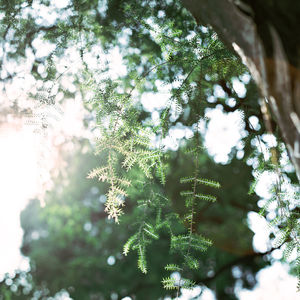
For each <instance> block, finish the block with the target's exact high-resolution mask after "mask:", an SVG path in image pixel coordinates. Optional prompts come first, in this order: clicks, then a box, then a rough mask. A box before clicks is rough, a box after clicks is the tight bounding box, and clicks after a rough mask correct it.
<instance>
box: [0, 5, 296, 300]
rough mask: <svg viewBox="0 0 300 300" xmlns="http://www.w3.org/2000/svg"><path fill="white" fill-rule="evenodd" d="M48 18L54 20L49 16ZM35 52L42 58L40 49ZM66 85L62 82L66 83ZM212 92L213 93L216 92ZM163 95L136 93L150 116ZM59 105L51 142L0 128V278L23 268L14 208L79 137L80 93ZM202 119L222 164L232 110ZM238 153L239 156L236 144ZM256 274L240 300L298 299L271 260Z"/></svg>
mask: <svg viewBox="0 0 300 300" xmlns="http://www.w3.org/2000/svg"><path fill="white" fill-rule="evenodd" d="M55 3H56V4H57V3H59V4H58V5H57V6H60V7H63V6H65V5H67V4H68V1H67V0H64V1H62V0H60V1H55ZM42 15H43V14H41V16H42ZM52 16H53V20H55V18H56V17H55V14H53V15H52ZM53 20H52V19H50V20H49V21H50V23H52V22H54V21H53ZM44 49H45V48H44ZM40 55H41V56H42V55H43V53H41V54H40ZM110 60H111V63H110V65H111V66H112V67H113V68H112V69H113V70H112V73H111V75H112V77H116V76H117V74H118V73H119V72H120V71H121V72H122V73H124V71H125V70H126V69H125V68H124V66H122V59H121V55H120V53H119V52H118V50H117V49H115V50H114V51H113V52H112V53H111V57H110ZM245 80H247V78H245ZM29 81H30V80H29ZM27 82H28V78H27ZM19 84H22V83H19ZM66 85H67V86H68V82H66ZM234 88H235V90H236V91H237V92H238V93H239V94H240V95H241V96H242V95H243V93H244V92H245V91H244V89H245V88H244V85H243V84H242V83H241V82H238V81H235V82H234ZM14 89H15V87H14V88H13V89H12V90H11V91H10V92H9V93H11V97H12V98H13V97H14V95H15V94H14V93H15V91H14ZM215 92H216V93H218V91H215ZM1 97H2V99H1ZM3 97H4V95H0V104H1V102H2V101H4V99H3ZM167 99H168V90H167V87H164V90H161V93H160V94H159V95H155V97H153V96H152V95H151V94H145V95H144V96H143V97H142V103H143V105H144V107H145V108H146V109H148V110H149V111H153V113H152V117H153V118H154V119H155V118H157V113H156V112H155V109H158V108H159V107H161V106H162V103H166V102H167ZM5 100H6V99H5ZM9 100H11V99H9ZM61 109H62V111H63V115H60V116H59V117H58V118H57V119H56V118H52V117H51V116H50V121H49V120H48V122H50V125H51V126H50V127H51V128H50V129H51V130H52V133H51V131H49V132H50V133H49V134H50V136H51V143H49V139H48V137H49V136H48V137H47V138H45V137H43V136H42V135H41V134H37V133H34V129H33V127H32V126H29V125H26V126H15V125H14V123H13V122H12V123H11V124H8V125H6V126H5V127H3V126H2V127H0V145H1V147H0V180H1V181H0V182H1V183H2V184H1V189H0V241H1V247H0V279H1V276H3V274H4V273H5V272H13V270H15V269H16V268H19V267H20V268H22V269H27V268H28V261H27V260H26V259H25V260H24V259H22V257H21V255H20V251H19V247H20V245H21V240H22V229H21V227H20V219H19V214H20V211H21V210H22V209H23V208H24V207H25V205H26V203H27V201H28V199H30V198H31V197H33V196H34V195H36V194H39V193H42V192H43V191H41V189H40V186H41V184H43V183H45V182H46V181H47V180H48V179H49V176H50V175H49V171H50V170H51V169H52V168H53V167H54V165H55V161H56V159H57V152H56V150H55V146H54V145H55V143H56V142H57V144H59V143H61V142H63V139H64V137H63V135H80V134H81V133H82V127H81V126H80V125H79V124H80V122H79V120H80V119H82V116H83V112H82V106H81V99H80V97H79V96H78V97H77V98H75V99H73V100H71V99H68V100H67V101H66V106H65V107H62V108H61ZM46 112H47V111H46ZM48 112H49V110H48ZM55 113H56V112H54V114H55ZM207 117H209V118H210V120H211V121H210V125H209V127H208V131H207V134H206V138H205V146H206V147H207V149H208V152H209V153H210V154H211V155H212V156H214V158H215V160H216V161H217V162H219V163H226V161H227V159H228V154H229V152H230V150H231V147H233V146H234V145H237V144H238V142H239V140H240V138H241V136H242V134H243V132H242V130H241V128H240V126H239V124H240V116H239V114H238V113H237V112H236V113H230V114H224V113H223V112H222V111H221V110H215V111H212V110H211V111H209V110H208V111H207ZM48 119H49V118H48ZM53 132H55V133H53ZM62 133H63V135H62ZM189 134H190V132H189V131H188V130H186V129H180V128H178V129H176V130H173V134H172V136H171V137H169V140H167V143H169V144H170V143H173V142H175V143H176V140H178V138H181V137H183V136H184V135H186V136H187V135H189ZM55 141H56V142H55ZM45 150H46V151H45ZM41 155H44V157H42V156H41ZM238 155H240V156H241V158H242V156H243V151H242V148H241V150H240V153H239V154H238ZM51 161H54V163H51ZM41 162H42V164H41ZM49 162H50V163H49ZM265 183H266V181H262V182H261V183H260V185H258V187H257V189H258V190H257V192H258V193H261V194H262V195H261V196H262V197H264V196H265V195H263V193H264V188H263V187H264V186H265ZM249 224H250V228H251V229H252V230H253V231H254V232H255V236H254V246H255V248H256V249H257V250H258V251H262V252H264V251H266V250H267V247H268V245H267V244H266V237H267V236H268V227H267V225H266V222H265V221H263V219H262V218H261V217H259V216H257V214H255V213H250V214H249ZM279 256H280V255H279ZM258 278H259V284H258V286H257V288H256V289H255V290H254V291H243V290H239V288H238V287H237V293H238V294H239V297H240V299H241V300H248V299H258V300H259V299H264V300H265V299H272V300H281V299H289V300H294V299H299V295H298V296H297V294H296V292H295V290H296V279H295V278H294V277H291V276H289V275H288V274H287V270H286V268H285V267H283V266H282V265H281V264H278V263H277V264H275V265H274V266H272V267H270V268H267V269H264V270H262V271H260V272H259V275H258ZM195 292H197V290H195V291H194V293H195ZM189 298H190V294H189V293H188V292H184V293H183V296H182V297H181V298H180V299H189ZM199 299H202V300H210V299H214V296H213V294H212V293H211V292H210V291H209V290H206V291H205V292H204V293H203V295H202V296H201V298H199Z"/></svg>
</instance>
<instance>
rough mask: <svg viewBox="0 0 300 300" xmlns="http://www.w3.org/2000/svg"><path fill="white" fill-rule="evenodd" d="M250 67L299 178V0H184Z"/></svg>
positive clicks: (195, 15) (189, 8)
mask: <svg viewBox="0 0 300 300" xmlns="http://www.w3.org/2000/svg"><path fill="white" fill-rule="evenodd" d="M182 3H183V5H184V6H185V7H186V8H187V9H188V10H189V11H190V12H191V13H192V15H193V16H194V17H195V19H196V20H197V22H198V23H200V24H203V25H211V26H212V28H213V29H214V30H215V31H216V32H217V33H218V35H219V37H220V38H221V39H222V40H223V41H224V42H225V43H226V44H227V45H228V46H230V47H232V48H233V49H234V50H235V51H236V52H237V53H238V54H239V55H240V57H241V58H242V60H243V62H244V63H245V64H246V65H247V67H248V68H249V71H250V72H251V74H252V76H253V78H254V80H255V81H256V83H257V85H258V86H259V88H260V91H261V94H262V97H263V98H264V99H265V101H267V102H268V105H269V107H270V109H271V111H272V113H273V115H274V116H275V119H276V122H277V124H278V126H279V128H280V131H281V134H282V137H283V139H284V142H285V144H286V146H287V149H288V152H289V155H290V158H291V161H292V163H293V165H294V166H295V169H296V173H297V176H298V179H299V180H300V1H295V0H243V1H240V0H182Z"/></svg>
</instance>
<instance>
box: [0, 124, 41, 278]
mask: <svg viewBox="0 0 300 300" xmlns="http://www.w3.org/2000/svg"><path fill="white" fill-rule="evenodd" d="M0 145H1V147H0V166H1V168H0V182H1V189H0V197H1V201H0V228H1V231H0V239H1V241H4V243H3V244H2V245H1V248H0V275H2V274H3V273H4V272H11V271H13V270H14V269H16V268H18V267H20V266H21V265H22V264H23V262H22V260H23V259H22V257H21V256H20V252H19V246H20V245H21V240H22V229H21V226H20V217H19V216H20V211H21V210H22V209H23V208H24V207H25V205H26V203H27V201H28V199H29V198H30V197H32V196H33V195H34V194H35V192H36V190H37V183H38V168H37V155H36V150H35V146H34V136H33V134H32V133H31V132H30V131H26V130H25V129H24V130H16V129H15V128H11V127H6V128H3V127H2V128H1V129H0Z"/></svg>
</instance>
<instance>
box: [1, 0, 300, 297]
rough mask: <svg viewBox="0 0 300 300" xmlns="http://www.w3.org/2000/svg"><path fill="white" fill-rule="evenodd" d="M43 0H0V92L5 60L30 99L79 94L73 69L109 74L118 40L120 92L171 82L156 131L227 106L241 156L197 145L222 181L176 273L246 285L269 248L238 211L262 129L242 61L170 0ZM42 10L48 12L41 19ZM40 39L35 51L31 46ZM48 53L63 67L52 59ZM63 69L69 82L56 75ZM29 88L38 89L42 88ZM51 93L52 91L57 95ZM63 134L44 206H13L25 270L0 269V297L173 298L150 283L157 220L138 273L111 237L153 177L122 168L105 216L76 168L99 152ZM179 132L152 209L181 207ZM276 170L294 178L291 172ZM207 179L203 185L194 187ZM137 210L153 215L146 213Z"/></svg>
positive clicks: (251, 202) (155, 265)
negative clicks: (118, 201)
mask: <svg viewBox="0 0 300 300" xmlns="http://www.w3.org/2000/svg"><path fill="white" fill-rule="evenodd" d="M54 2H55V1H54ZM54 2H53V1H43V0H39V1H29V0H28V1H23V0H19V1H17V0H15V1H7V0H6V1H4V0H0V10H1V14H0V22H1V27H0V35H1V36H2V40H3V42H2V43H1V47H2V53H1V57H0V65H1V68H2V73H1V88H2V92H3V93H4V94H5V93H6V92H7V87H8V86H9V85H13V84H14V83H15V80H16V78H19V77H22V76H23V74H20V73H18V71H16V70H17V69H16V68H12V67H11V66H14V65H16V64H21V63H23V62H27V64H28V65H29V66H30V68H29V69H30V75H31V78H33V85H34V84H38V86H39V88H38V89H35V90H34V89H33V90H30V95H31V97H32V98H35V99H36V101H39V102H41V103H45V104H47V105H58V104H59V103H63V102H64V101H67V99H68V98H75V97H76V96H78V95H81V98H82V99H86V98H87V94H86V90H87V89H88V87H87V88H86V87H85V88H83V87H82V84H85V85H86V77H85V76H86V73H84V72H82V70H88V72H90V73H91V74H94V76H95V77H97V76H104V77H105V76H106V77H108V76H110V75H109V74H110V73H109V71H110V68H111V65H110V64H109V62H108V61H107V60H108V57H109V55H112V54H111V53H112V51H113V50H114V49H118V51H119V52H120V54H121V56H122V58H123V63H124V65H125V66H126V74H124V75H122V76H118V77H117V79H116V81H117V82H118V84H119V88H120V89H121V91H122V92H126V91H128V90H130V91H131V90H134V91H135V94H134V95H133V98H134V99H135V100H138V99H141V97H142V95H143V94H144V93H147V92H151V93H154V94H153V97H155V93H157V92H158V91H159V90H160V87H161V86H164V85H171V88H170V94H171V99H172V101H173V102H172V103H175V109H174V110H175V112H174V111H173V112H172V109H171V110H170V109H169V110H167V111H166V109H165V107H162V108H159V109H157V111H158V113H159V115H160V117H161V118H163V116H164V113H165V112H167V117H164V118H165V120H167V121H166V123H167V125H166V127H165V130H166V132H167V133H166V135H167V134H168V133H170V132H171V130H172V129H174V128H178V126H179V127H182V128H186V127H189V128H193V126H195V124H197V122H198V121H199V118H200V117H202V118H203V120H204V121H205V126H204V127H205V128H206V129H207V126H208V124H209V119H206V118H205V112H206V111H207V108H210V109H220V110H222V111H223V112H225V113H229V112H235V111H238V112H239V114H240V116H241V124H240V128H241V130H242V131H243V132H244V134H243V137H242V138H241V141H242V150H243V152H244V154H243V156H242V157H240V156H239V155H238V154H237V153H238V151H239V150H241V149H240V148H241V147H238V146H235V147H233V148H232V150H231V153H230V155H229V159H228V161H227V162H226V163H223V164H217V163H216V162H214V160H213V158H212V157H211V156H210V155H209V154H208V153H207V151H206V150H205V149H203V151H202V152H201V153H200V156H199V169H200V175H201V177H203V178H211V179H213V180H216V181H219V182H220V183H221V186H222V188H221V189H220V190H218V191H217V192H215V195H216V196H217V202H216V203H214V204H211V203H201V204H200V205H199V210H198V212H197V214H196V218H195V228H196V230H197V232H199V233H201V234H205V236H206V237H207V238H209V239H211V240H212V241H213V246H212V247H210V249H209V251H207V252H205V253H203V254H200V256H199V261H200V269H199V270H197V271H190V272H189V274H186V275H187V276H188V278H190V279H192V280H194V281H195V282H196V284H197V285H205V286H207V287H208V288H210V289H212V290H213V291H214V292H215V295H216V298H217V299H222V300H223V299H237V296H236V294H235V292H234V287H235V285H236V283H237V282H239V283H242V286H243V287H245V288H252V287H253V286H254V285H255V283H256V279H255V275H256V273H257V272H258V271H259V270H261V269H262V268H263V267H265V266H266V265H268V264H270V262H271V261H272V258H271V256H270V255H269V254H270V253H271V252H272V250H273V249H270V250H269V251H267V252H266V253H258V252H255V251H254V249H253V246H252V237H253V232H252V231H251V230H250V229H249V227H248V224H247V215H248V213H249V212H250V211H254V212H258V211H259V207H258V205H257V201H258V200H259V197H258V196H257V195H256V194H252V195H249V194H248V191H249V188H250V186H251V184H252V182H253V180H254V177H253V170H255V169H256V168H257V165H258V163H259V155H261V154H260V153H259V152H258V151H257V144H256V143H255V142H254V141H255V140H256V139H257V137H262V136H263V134H265V133H267V130H266V126H265V123H264V116H263V114H262V113H261V110H260V107H259V102H258V99H259V95H258V92H257V89H256V87H255V84H254V82H253V80H251V79H250V80H249V81H245V80H244V78H245V74H246V75H249V74H248V72H247V70H246V69H245V67H244V66H243V65H242V63H241V62H240V60H239V59H238V58H237V57H236V56H235V55H234V54H233V53H232V52H231V51H230V50H228V49H227V48H226V47H224V45H223V44H222V43H221V42H220V41H219V40H218V38H217V36H216V35H215V33H213V32H212V30H211V29H209V28H204V27H202V26H199V25H197V24H196V23H195V21H194V20H193V18H192V17H191V16H190V15H189V14H188V12H187V11H186V10H185V9H184V8H183V7H182V6H181V4H180V1H135V0H126V1H119V0H109V1H98V0H94V1H86V0H73V1H69V2H68V3H67V4H66V5H65V6H56V5H55V3H54ZM41 9H45V10H46V11H47V12H48V11H49V12H51V13H49V12H48V17H47V16H46V17H44V18H43V17H42V16H41V15H39V12H40V11H42V10H41ZM51 14H53V15H54V16H55V17H53V18H50V17H49V16H50V15H51ZM50 20H52V21H50ZM41 48H47V49H46V50H47V51H46V52H45V53H42V54H41V53H39V51H40V50H41ZM69 49H73V50H72V51H74V52H76V53H77V54H78V57H77V58H76V59H77V60H76V59H75V62H74V60H73V64H76V63H77V64H78V65H80V64H81V67H78V68H79V69H80V68H81V69H80V70H81V71H80V72H78V71H73V72H72V71H71V70H70V68H71V67H70V65H69V63H70V61H71V62H72V59H71V58H70V53H69V52H68V51H69ZM48 50H49V51H48ZM75 56H76V55H75ZM203 57H207V59H203ZM99 62H100V63H99ZM59 64H63V65H65V68H59V67H58V66H59ZM199 65H201V68H199ZM100 68H101V69H100ZM99 74H100V75H99ZM66 78H67V79H68V80H70V82H71V84H73V85H74V86H75V87H76V88H75V89H70V88H68V86H66V85H65V84H64V82H63V80H65V79H66ZM236 80H237V81H239V82H240V83H241V84H243V85H244V86H245V91H246V92H245V94H244V95H242V96H241V95H238V93H237V92H236V90H235V89H234V88H233V85H234V81H236ZM218 90H219V91H221V93H220V92H219V93H218V92H217V91H218ZM41 91H46V93H45V94H44V95H42V94H41ZM60 93H62V95H63V96H60V97H57V95H59V94H60ZM12 103H13V104H12ZM232 103H233V104H232ZM84 104H85V109H86V110H87V111H88V112H89V113H88V114H86V117H85V120H84V122H85V125H86V127H87V128H89V129H90V130H94V129H95V127H96V126H95V121H96V117H95V111H94V109H95V108H94V107H92V106H91V105H90V103H89V102H88V101H84ZM22 105H23V104H22V103H20V101H19V99H14V101H11V103H9V105H8V106H7V107H3V108H1V109H2V112H3V114H5V113H6V112H8V111H9V112H11V111H12V112H14V113H15V114H17V115H18V116H22V112H23V111H24V109H26V107H25V108H24V107H22ZM136 107H137V109H138V110H139V111H140V115H139V118H140V122H149V120H150V119H151V112H149V110H147V109H145V106H143V105H141V104H140V103H137V105H136ZM176 108H178V110H179V113H177V114H176ZM251 117H252V118H253V117H256V119H257V124H256V126H253V125H252V124H251V122H250V118H251ZM271 124H272V127H273V132H272V133H273V134H274V135H276V137H277V139H278V141H279V142H280V141H281V137H280V136H279V135H278V131H277V125H276V123H275V122H274V121H273V120H271ZM204 132H206V131H205V130H204ZM203 135H204V133H203ZM203 138H204V137H203ZM261 142H262V143H264V140H263V139H261ZM73 143H74V145H75V149H76V150H74V152H72V153H68V152H67V151H65V152H62V153H61V155H62V156H63V157H64V159H65V161H66V164H67V167H65V168H64V169H63V170H60V173H59V175H58V176H57V177H56V178H55V179H54V187H53V189H52V190H51V191H48V192H47V194H46V196H45V198H44V199H43V202H44V203H45V205H44V206H41V202H40V201H39V200H38V199H32V200H31V201H30V202H29V204H28V206H27V207H26V209H25V210H24V211H23V212H22V214H21V225H22V228H23V230H24V238H23V244H22V253H23V254H24V255H25V256H27V257H29V258H30V271H28V272H21V271H20V272H17V273H16V274H15V276H9V275H7V276H6V277H5V278H4V280H3V281H2V282H1V283H0V291H1V296H0V299H29V298H33V299H51V298H50V297H54V295H56V296H57V297H59V293H61V292H63V291H67V292H68V293H69V295H70V296H71V297H72V298H73V299H122V298H123V297H125V296H130V297H131V298H132V299H163V297H164V296H166V295H170V296H172V297H173V296H174V294H173V293H172V292H170V291H167V290H165V289H163V288H162V285H161V279H162V277H164V276H165V275H166V271H165V270H164V265H165V264H167V263H169V262H170V263H171V262H172V263H176V262H177V261H179V259H180V258H179V256H178V255H177V254H176V253H173V254H172V253H170V251H169V248H170V240H169V236H168V234H167V232H165V231H164V230H161V232H160V239H159V240H158V241H154V242H153V243H152V244H150V245H149V247H148V248H147V257H148V266H149V271H148V274H147V275H144V274H142V273H141V272H140V271H139V270H138V268H137V258H136V255H135V253H130V254H129V255H128V256H127V257H124V255H123V254H122V251H123V249H122V248H123V245H124V243H125V242H126V241H127V240H128V238H129V237H130V236H131V235H132V234H133V233H134V230H135V226H136V225H135V224H136V223H137V221H138V219H139V218H140V215H139V211H138V209H139V208H138V205H137V203H138V201H139V200H141V199H147V198H148V197H149V193H151V192H150V190H152V191H153V190H157V191H161V189H162V187H161V185H160V183H159V181H158V180H156V179H153V180H152V181H151V189H148V188H147V186H146V185H143V184H139V182H146V179H145V177H144V175H143V174H142V172H141V171H140V170H138V169H137V168H133V169H132V170H131V171H130V172H129V178H131V179H132V180H133V182H136V183H135V184H133V186H131V187H130V189H129V192H128V194H129V197H128V198H126V206H125V208H124V211H125V215H124V216H123V217H122V218H121V220H120V224H119V225H116V224H115V223H113V222H112V221H111V220H108V219H107V217H106V213H105V212H104V202H105V193H106V191H107V189H108V186H107V185H105V184H103V183H99V182H98V181H96V180H91V179H87V178H86V177H87V174H88V172H89V171H90V170H91V169H93V168H94V167H95V166H97V165H98V164H99V161H101V159H102V160H103V158H101V157H97V156H95V155H94V154H93V151H94V144H93V143H92V142H91V141H89V140H87V139H84V138H82V139H78V140H76V141H75V140H74V141H73ZM189 143H190V141H189V140H188V139H186V138H182V139H181V140H180V141H179V146H178V148H176V149H173V150H167V152H168V155H169V159H168V162H167V180H166V186H165V189H164V195H165V196H166V198H168V199H170V202H169V203H168V204H167V205H166V207H164V209H165V210H166V211H167V212H168V211H174V212H176V213H177V214H178V215H179V216H183V215H184V213H185V207H184V202H183V200H182V197H180V191H182V190H184V189H185V187H184V185H180V184H178V183H179V181H180V178H181V177H182V176H188V175H189V174H191V173H192V170H193V162H192V160H191V158H190V156H188V155H187V154H185V151H184V149H185V148H186V147H187V146H188V145H189ZM266 148H268V146H267V143H266ZM249 158H251V159H252V163H249ZM284 173H285V175H286V176H288V178H290V181H291V182H292V183H296V177H295V174H294V172H293V171H291V172H288V171H284ZM149 184H150V183H149ZM208 189H209V188H207V187H203V192H204V193H205V192H206V190H208ZM147 217H148V218H149V220H153V222H154V218H155V215H154V214H153V215H152V214H150V215H148V216H147ZM174 224H175V223H174ZM175 226H177V227H176V228H175V230H178V232H180V231H182V230H184V229H185V226H186V224H185V223H184V222H182V223H180V222H177V223H176V225H175ZM233 268H238V270H239V272H237V273H238V275H236V273H234V272H232V270H233ZM1 297H2V298H1Z"/></svg>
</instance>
